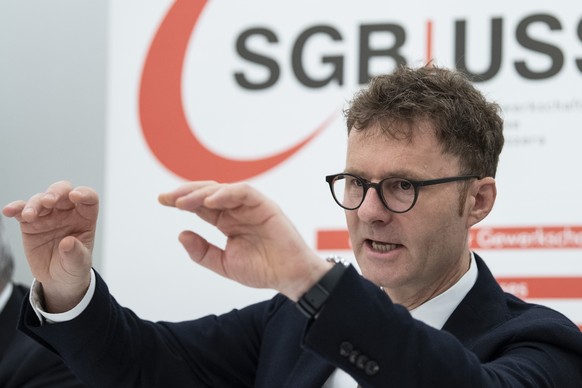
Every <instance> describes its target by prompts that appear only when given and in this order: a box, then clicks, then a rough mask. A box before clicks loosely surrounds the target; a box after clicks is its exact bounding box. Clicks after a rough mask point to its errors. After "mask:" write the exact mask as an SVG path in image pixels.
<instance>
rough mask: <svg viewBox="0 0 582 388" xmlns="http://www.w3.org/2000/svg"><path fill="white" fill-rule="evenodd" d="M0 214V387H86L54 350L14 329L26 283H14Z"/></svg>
mask: <svg viewBox="0 0 582 388" xmlns="http://www.w3.org/2000/svg"><path fill="white" fill-rule="evenodd" d="M2 232H3V231H2V223H1V218H0V387H2V388H33V387H39V388H40V387H46V388H72V387H86V385H85V384H82V383H81V382H80V381H79V380H78V379H77V378H76V377H75V376H74V375H73V373H72V372H71V370H70V369H69V368H68V367H67V366H66V365H65V364H64V363H63V360H61V359H60V358H59V357H58V356H57V355H56V354H55V353H53V352H51V351H50V350H48V349H46V348H45V347H44V346H42V345H40V344H39V343H37V342H36V341H35V340H33V339H32V338H30V337H28V336H26V335H25V334H23V333H21V332H20V331H18V330H17V322H18V317H19V315H20V306H21V305H22V302H23V300H25V296H26V294H27V293H28V287H26V286H24V285H22V284H16V283H14V281H13V279H12V276H13V272H14V260H13V258H12V255H11V253H10V249H9V246H8V243H7V242H6V241H5V239H4V236H3V233H2Z"/></svg>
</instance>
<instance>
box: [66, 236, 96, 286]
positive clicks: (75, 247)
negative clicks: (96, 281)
mask: <svg viewBox="0 0 582 388" xmlns="http://www.w3.org/2000/svg"><path fill="white" fill-rule="evenodd" d="M59 253H60V257H61V266H62V268H63V270H64V271H65V272H66V273H67V275H69V276H70V277H74V278H78V277H82V278H83V279H86V278H87V274H88V273H89V270H90V269H91V265H92V260H91V252H90V251H89V249H87V247H86V246H85V245H83V243H82V242H81V241H79V240H78V239H76V238H75V237H72V236H68V237H65V238H64V239H62V240H61V242H60V243H59Z"/></svg>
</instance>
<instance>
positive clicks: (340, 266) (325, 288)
mask: <svg viewBox="0 0 582 388" xmlns="http://www.w3.org/2000/svg"><path fill="white" fill-rule="evenodd" d="M326 260H327V261H328V262H330V263H334V266H333V267H331V269H330V270H329V271H328V272H327V273H326V274H325V275H323V277H322V278H321V279H320V280H319V281H318V282H317V283H315V285H314V286H313V287H311V288H310V289H309V291H307V292H306V293H305V294H304V295H303V296H302V297H301V299H299V301H298V302H297V308H298V309H299V311H301V312H302V313H303V315H305V316H306V317H307V318H309V319H313V318H315V317H316V316H317V314H318V313H319V312H320V311H321V308H322V307H323V305H324V304H325V302H326V301H327V298H328V296H329V294H331V292H332V291H333V289H334V288H335V286H336V285H337V284H338V283H339V280H340V278H341V277H342V275H343V274H344V272H345V271H346V268H347V265H346V263H345V261H344V260H343V259H342V258H340V257H338V256H332V257H328V258H326Z"/></svg>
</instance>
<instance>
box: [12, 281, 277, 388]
mask: <svg viewBox="0 0 582 388" xmlns="http://www.w3.org/2000/svg"><path fill="white" fill-rule="evenodd" d="M278 301H279V302H278ZM280 303H282V301H281V298H280V297H279V298H275V299H274V300H273V301H270V302H263V303H257V304H254V305H251V306H248V307H246V308H244V309H241V310H233V311H231V312H229V313H227V314H224V315H221V316H213V315H212V316H207V317H204V318H201V319H198V320H193V321H185V322H180V323H170V322H157V323H155V322H150V321H145V320H142V319H140V318H138V317H137V316H136V315H135V314H134V313H133V312H132V311H131V310H129V309H126V308H123V307H121V306H120V305H119V304H118V303H117V302H116V301H115V299H114V298H113V297H112V296H111V295H110V294H109V291H108V289H107V286H106V284H105V283H104V282H103V280H102V279H101V277H100V276H99V275H98V274H97V284H96V290H95V294H94V296H93V299H92V300H91V302H90V304H89V306H88V307H87V308H86V309H85V311H84V312H83V313H82V314H81V315H80V316H78V317H77V318H76V319H74V320H72V321H69V322H63V323H57V324H41V323H40V322H39V321H38V318H37V316H36V315H35V313H34V311H33V310H32V307H31V306H30V304H29V303H28V302H25V303H24V305H23V309H22V313H21V318H20V322H19V328H20V330H21V331H24V332H25V333H26V334H28V335H29V336H31V337H33V338H34V339H35V340H37V341H38V342H40V343H41V344H43V345H44V346H46V347H48V348H49V349H51V350H53V351H54V352H56V353H58V354H59V355H60V356H61V357H62V358H63V359H64V361H65V363H66V364H67V365H68V366H69V367H70V368H71V369H72V370H73V371H75V373H76V374H77V375H78V376H79V378H81V379H82V380H83V381H85V382H87V383H89V384H90V385H91V386H97V387H120V388H121V387H182V386H184V387H230V386H233V387H234V386H236V387H252V386H253V382H254V378H255V373H256V362H257V359H258V356H259V347H260V333H261V328H262V326H263V325H264V324H265V322H267V321H268V320H269V317H270V316H271V315H272V314H273V313H274V312H275V311H276V310H277V309H278V307H279V305H280Z"/></svg>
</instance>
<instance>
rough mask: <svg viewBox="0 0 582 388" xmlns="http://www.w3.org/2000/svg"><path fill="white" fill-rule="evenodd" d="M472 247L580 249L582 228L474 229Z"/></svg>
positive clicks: (471, 237)
mask: <svg viewBox="0 0 582 388" xmlns="http://www.w3.org/2000/svg"><path fill="white" fill-rule="evenodd" d="M470 246H471V248H472V249H580V248H582V226H527V227H482V228H473V229H471V232H470Z"/></svg>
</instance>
